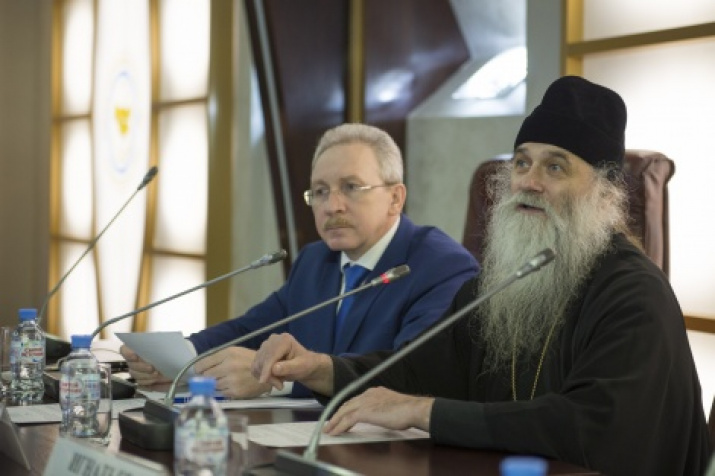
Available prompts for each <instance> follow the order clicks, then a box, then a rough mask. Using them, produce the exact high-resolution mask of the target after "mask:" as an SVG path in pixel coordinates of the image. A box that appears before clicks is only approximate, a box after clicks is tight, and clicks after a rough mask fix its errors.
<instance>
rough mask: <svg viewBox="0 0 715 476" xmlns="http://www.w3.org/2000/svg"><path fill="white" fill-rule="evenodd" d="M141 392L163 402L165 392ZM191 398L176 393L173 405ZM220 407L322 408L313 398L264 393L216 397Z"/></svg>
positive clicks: (187, 394) (183, 393)
mask: <svg viewBox="0 0 715 476" xmlns="http://www.w3.org/2000/svg"><path fill="white" fill-rule="evenodd" d="M140 392H141V394H142V395H144V396H145V397H146V398H148V399H151V400H156V401H160V402H163V401H164V397H165V396H166V392H158V391H155V390H143V389H142V390H140ZM190 399H191V394H190V393H189V392H180V393H177V394H176V396H175V397H174V405H176V406H178V407H181V406H182V405H183V404H185V403H187V402H188V401H189V400H190ZM216 400H217V401H218V403H219V405H220V406H221V408H223V409H224V410H248V409H252V408H300V409H310V408H316V409H317V408H322V405H321V404H320V403H318V401H317V400H316V399H314V398H288V397H272V396H270V395H264V396H261V397H256V398H249V399H235V400H234V399H231V398H226V397H222V396H218V397H217V398H216Z"/></svg>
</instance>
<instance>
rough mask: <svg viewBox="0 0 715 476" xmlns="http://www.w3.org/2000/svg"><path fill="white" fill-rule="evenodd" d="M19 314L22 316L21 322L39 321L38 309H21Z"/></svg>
mask: <svg viewBox="0 0 715 476" xmlns="http://www.w3.org/2000/svg"><path fill="white" fill-rule="evenodd" d="M18 314H19V315H20V322H25V321H34V320H35V319H37V309H20V311H18Z"/></svg>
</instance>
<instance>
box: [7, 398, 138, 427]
mask: <svg viewBox="0 0 715 476" xmlns="http://www.w3.org/2000/svg"><path fill="white" fill-rule="evenodd" d="M145 402H146V400H145V399H143V398H127V399H125V400H112V418H115V419H116V418H117V415H119V413H121V412H123V411H125V410H132V409H135V408H142V407H143V406H144V403H145ZM7 413H8V415H10V419H11V420H12V422H13V423H17V424H18V425H21V424H23V423H56V422H60V421H62V412H61V410H60V404H59V403H48V404H43V405H23V406H18V407H7Z"/></svg>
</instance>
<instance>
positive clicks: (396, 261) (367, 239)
mask: <svg viewBox="0 0 715 476" xmlns="http://www.w3.org/2000/svg"><path fill="white" fill-rule="evenodd" d="M406 194H407V190H406V187H405V185H404V183H403V164H402V156H401V154H400V150H399V148H398V147H397V145H396V144H395V143H394V141H393V140H392V138H391V137H390V136H389V135H388V134H386V133H385V132H384V131H382V130H380V129H377V128H375V127H372V126H367V125H364V124H343V125H341V126H338V127H336V128H333V129H331V130H329V131H327V132H326V133H325V134H324V135H323V137H322V138H321V140H320V142H319V143H318V146H317V148H316V151H315V154H314V156H313V163H312V172H311V181H310V189H309V190H307V191H306V192H305V200H306V203H307V204H308V206H310V207H311V208H312V209H313V214H314V217H315V225H316V227H317V230H318V233H319V234H320V236H321V238H322V241H319V242H315V243H311V244H309V245H307V246H306V247H305V248H304V249H303V250H302V251H301V253H300V254H299V256H298V258H297V259H296V261H295V263H294V264H293V266H292V268H291V271H290V274H289V276H288V279H287V281H286V282H285V284H283V286H282V287H281V288H280V289H278V290H277V291H276V292H274V293H273V294H271V295H270V296H269V297H268V298H267V299H266V300H264V301H263V302H261V303H260V304H258V305H256V306H254V307H253V308H251V309H249V310H248V312H246V313H245V314H244V315H243V316H241V317H238V318H235V319H231V320H229V321H226V322H223V323H220V324H217V325H215V326H212V327H209V328H207V329H205V330H203V331H201V332H199V333H196V334H193V335H191V336H190V337H189V340H190V341H191V343H192V344H193V345H194V348H195V349H196V351H197V352H198V353H201V352H204V351H206V350H208V349H211V348H213V347H216V346H219V345H221V344H223V343H225V342H228V341H230V340H232V339H235V338H237V337H239V336H242V335H246V334H248V333H249V332H252V331H255V330H257V329H260V328H262V327H264V326H266V325H268V324H271V323H273V322H276V321H278V320H280V319H283V318H285V317H287V316H289V315H292V314H295V313H297V312H300V311H302V310H304V309H307V308H309V307H311V306H313V305H315V304H318V303H320V302H323V301H325V300H328V299H330V298H332V297H334V296H336V295H338V294H339V293H340V292H342V291H343V290H344V289H345V283H344V277H343V270H344V269H345V268H346V267H349V266H355V265H358V266H361V267H362V268H364V269H365V273H364V274H363V276H362V277H361V279H360V282H365V281H369V280H371V279H372V278H375V277H377V276H379V275H380V274H382V273H384V272H385V271H387V270H389V269H391V268H394V267H395V266H399V265H402V264H407V265H408V266H409V267H410V269H411V273H410V274H409V275H408V276H407V277H405V278H404V279H401V280H399V281H396V282H395V283H391V284H390V285H388V286H377V287H373V288H370V289H368V290H366V291H363V292H361V293H359V294H356V295H355V296H354V298H353V302H352V303H351V304H350V310H349V312H348V313H347V315H346V316H345V317H344V318H342V317H341V318H340V323H338V320H339V319H338V318H337V317H338V316H339V315H340V314H339V309H338V308H339V306H341V305H342V304H337V305H332V306H326V307H324V308H322V309H320V310H318V311H316V312H314V313H312V314H309V315H307V316H305V317H304V318H301V319H298V320H296V321H294V322H292V323H290V324H288V325H285V326H284V327H283V328H277V329H274V330H272V331H271V332H288V333H290V334H291V335H293V336H294V337H295V338H296V339H297V340H298V341H299V342H301V343H302V344H303V345H304V346H305V347H307V348H309V349H312V350H314V351H317V352H328V353H333V354H345V353H365V352H368V351H374V350H381V349H396V348H397V347H399V346H400V345H401V344H403V343H404V342H405V341H408V340H410V339H412V338H413V337H415V336H416V335H417V334H418V333H419V332H420V331H422V330H423V329H425V328H426V327H428V326H429V325H430V324H432V323H433V322H435V321H436V320H437V319H438V318H439V317H440V316H441V314H442V312H443V311H444V309H445V308H447V306H448V305H449V303H450V301H451V299H452V297H453V296H454V294H455V293H456V291H457V290H458V289H459V287H460V286H461V284H462V283H463V282H464V281H466V280H467V279H469V278H470V277H472V276H474V275H475V274H476V273H477V272H478V269H479V266H478V264H477V262H476V261H475V259H474V258H473V257H472V255H471V254H469V252H467V251H466V250H465V249H464V248H463V247H462V246H461V245H459V244H458V243H456V242H455V241H454V240H452V239H451V238H449V237H448V236H447V235H446V234H444V233H443V232H442V231H440V230H438V229H436V228H434V227H423V226H417V225H415V224H414V223H412V222H411V221H410V220H409V219H408V218H407V217H406V216H405V215H403V214H402V209H403V207H404V204H405V199H406ZM344 302H345V301H344ZM338 326H339V329H337V327H338ZM267 337H268V334H265V335H261V336H259V337H256V338H254V339H252V340H250V341H247V342H245V343H244V344H243V346H242V347H238V346H236V347H231V348H229V349H224V350H222V351H219V352H217V353H216V354H214V355H211V356H209V357H206V358H205V359H202V360H200V361H199V362H198V363H197V364H196V366H195V369H196V371H197V373H200V374H204V375H209V376H213V377H216V379H217V389H218V390H219V391H221V392H222V393H223V394H224V395H227V396H231V397H236V398H250V397H254V396H257V395H260V394H262V393H265V392H267V391H269V390H270V386H269V385H267V384H259V383H258V381H257V380H255V379H254V378H253V376H251V374H250V365H251V363H252V361H253V356H254V354H255V349H257V348H258V347H260V345H261V343H262V342H263V341H264V340H265V339H266V338H267ZM122 354H123V355H124V357H125V358H126V359H127V361H128V363H129V368H130V371H131V373H132V375H133V376H134V377H135V378H136V379H137V381H138V383H140V384H151V383H156V382H158V381H161V380H163V377H162V376H161V375H159V373H158V372H157V371H156V369H154V367H153V366H151V365H150V364H149V363H147V362H144V361H143V360H141V359H140V358H139V357H138V356H137V355H136V354H135V353H134V352H132V351H131V349H129V348H127V347H126V346H123V347H122ZM291 393H292V395H294V396H302V395H306V396H307V395H309V392H307V391H306V390H305V389H304V388H303V387H301V386H299V385H296V386H295V388H293V389H291Z"/></svg>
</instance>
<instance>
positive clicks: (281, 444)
mask: <svg viewBox="0 0 715 476" xmlns="http://www.w3.org/2000/svg"><path fill="white" fill-rule="evenodd" d="M317 423H318V422H315V421H308V422H295V423H271V424H267V425H250V426H249V427H248V439H249V440H251V441H253V442H254V443H258V444H259V445H263V446H271V447H274V448H286V447H291V446H307V445H308V443H309V442H310V437H311V435H312V434H313V430H314V429H315V425H317ZM239 436H240V435H239ZM425 438H429V433H427V432H426V431H422V430H418V429H415V428H411V429H409V430H403V431H396V430H387V429H385V428H381V427H379V426H375V425H371V424H369V423H358V424H357V425H355V426H354V427H353V429H352V430H350V431H349V432H347V433H343V434H342V435H338V436H330V435H326V434H324V433H323V434H322V435H321V436H320V444H321V445H343V444H347V443H372V442H377V441H397V440H419V439H425Z"/></svg>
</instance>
